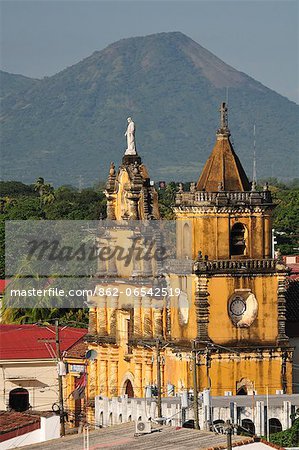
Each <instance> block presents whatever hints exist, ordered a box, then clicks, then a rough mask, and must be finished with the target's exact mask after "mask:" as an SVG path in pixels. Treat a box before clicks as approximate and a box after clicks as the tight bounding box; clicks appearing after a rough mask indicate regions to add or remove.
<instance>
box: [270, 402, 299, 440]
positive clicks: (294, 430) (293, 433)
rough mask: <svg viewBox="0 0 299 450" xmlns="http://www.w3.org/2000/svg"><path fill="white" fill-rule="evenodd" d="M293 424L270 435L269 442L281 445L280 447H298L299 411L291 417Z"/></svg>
mask: <svg viewBox="0 0 299 450" xmlns="http://www.w3.org/2000/svg"><path fill="white" fill-rule="evenodd" d="M291 418H292V420H293V424H292V426H291V428H289V429H288V430H285V431H280V432H279V433H274V434H271V435H270V439H269V440H270V442H272V443H273V444H277V445H281V446H282V447H298V446H299V409H297V411H296V413H295V414H294V415H293V416H291Z"/></svg>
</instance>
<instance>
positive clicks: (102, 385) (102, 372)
mask: <svg viewBox="0 0 299 450" xmlns="http://www.w3.org/2000/svg"><path fill="white" fill-rule="evenodd" d="M98 364H99V370H98V372H99V390H98V392H99V395H102V396H107V395H108V391H107V368H108V363H107V360H104V359H101V360H98Z"/></svg>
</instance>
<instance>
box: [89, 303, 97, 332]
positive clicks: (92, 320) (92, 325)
mask: <svg viewBox="0 0 299 450" xmlns="http://www.w3.org/2000/svg"><path fill="white" fill-rule="evenodd" d="M96 333H97V309H96V308H90V310H89V324H88V334H91V335H93V336H94V335H95V334H96Z"/></svg>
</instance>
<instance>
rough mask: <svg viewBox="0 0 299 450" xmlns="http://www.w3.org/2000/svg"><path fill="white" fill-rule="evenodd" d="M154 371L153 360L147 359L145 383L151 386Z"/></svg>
mask: <svg viewBox="0 0 299 450" xmlns="http://www.w3.org/2000/svg"><path fill="white" fill-rule="evenodd" d="M152 372H153V363H152V361H151V360H147V361H146V366H145V385H146V386H150V385H151V384H152V383H153V378H152Z"/></svg>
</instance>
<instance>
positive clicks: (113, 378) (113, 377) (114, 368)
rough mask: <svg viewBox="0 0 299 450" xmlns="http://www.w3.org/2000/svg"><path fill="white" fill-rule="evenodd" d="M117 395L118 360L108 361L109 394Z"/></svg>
mask: <svg viewBox="0 0 299 450" xmlns="http://www.w3.org/2000/svg"><path fill="white" fill-rule="evenodd" d="M117 395H118V361H114V360H112V361H110V377H109V396H110V397H117Z"/></svg>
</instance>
